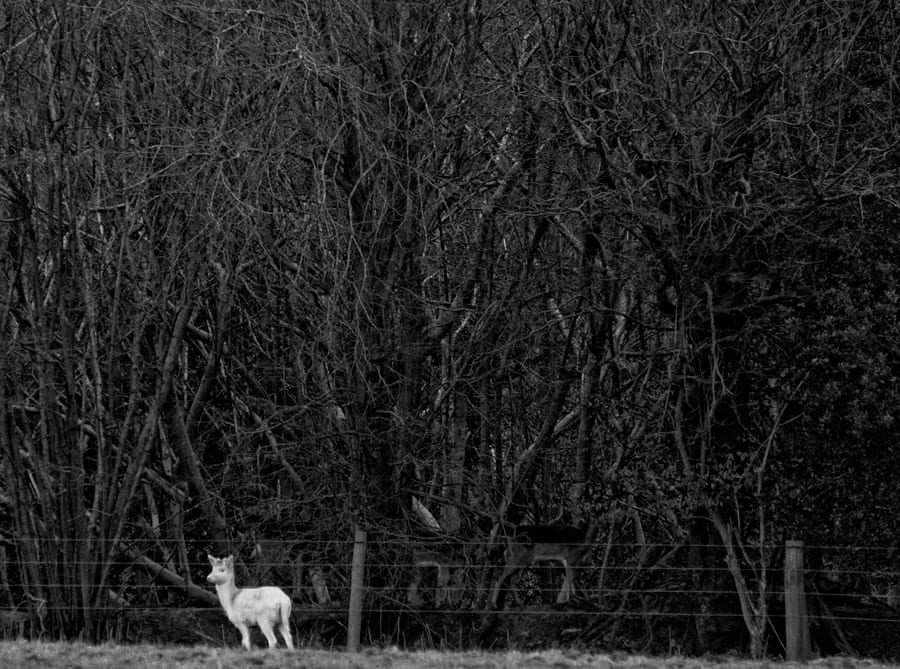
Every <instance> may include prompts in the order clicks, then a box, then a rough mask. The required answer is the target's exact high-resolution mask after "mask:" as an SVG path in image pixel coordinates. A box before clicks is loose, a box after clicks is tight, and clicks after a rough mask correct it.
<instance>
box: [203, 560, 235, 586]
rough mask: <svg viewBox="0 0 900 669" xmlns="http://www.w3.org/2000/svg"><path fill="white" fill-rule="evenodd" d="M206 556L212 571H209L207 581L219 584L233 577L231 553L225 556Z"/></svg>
mask: <svg viewBox="0 0 900 669" xmlns="http://www.w3.org/2000/svg"><path fill="white" fill-rule="evenodd" d="M206 557H207V558H209V564H210V566H211V567H212V571H211V572H209V576H207V577H206V580H207V581H209V582H210V583H215V584H216V585H219V584H221V583H225V582H226V581H228V580H229V579H231V578H234V556H233V555H229V556H228V557H226V558H217V557H213V556H212V555H208V554H207V556H206Z"/></svg>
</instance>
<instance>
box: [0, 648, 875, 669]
mask: <svg viewBox="0 0 900 669" xmlns="http://www.w3.org/2000/svg"><path fill="white" fill-rule="evenodd" d="M248 666H249V667H254V668H258V669H269V668H271V669H275V668H276V667H283V668H285V669H290V668H297V669H300V668H301V667H302V668H304V669H312V668H321V669H345V668H346V669H384V668H390V669H450V668H451V667H460V668H464V669H518V668H520V667H521V668H523V669H588V668H591V669H643V668H646V669H651V668H653V669H657V668H659V669H713V668H721V667H728V668H729V669H764V668H772V669H775V668H778V669H782V668H783V669H788V668H789V667H800V666H814V667H822V668H823V669H863V668H866V669H869V668H871V669H876V668H882V667H888V666H889V665H886V664H878V663H876V662H871V661H867V660H850V659H846V658H827V659H824V660H816V661H814V662H812V663H810V664H809V665H800V664H795V663H786V662H751V661H747V660H740V659H731V658H728V659H725V658H717V659H706V660H704V659H694V658H666V659H662V658H660V659H654V658H639V657H628V656H625V655H621V656H620V655H588V654H584V653H578V652H575V651H558V650H553V651H545V652H541V653H516V652H509V653H486V652H467V653H440V652H437V651H428V652H420V653H412V652H403V651H393V650H366V651H363V652H361V653H353V654H351V653H345V652H341V651H325V650H306V649H301V650H297V651H293V652H291V651H286V650H272V651H269V650H253V651H250V652H247V651H244V650H242V649H240V648H213V647H209V646H168V647H166V646H150V645H140V646H114V645H100V646H91V645H88V644H80V643H74V644H68V643H39V642H24V641H17V642H2V643H0V667H9V668H10V669H12V668H19V667H21V668H23V669H28V668H31V667H34V668H37V667H40V668H41V669H63V668H65V669H94V668H95V667H127V668H128V669H168V668H169V667H181V668H183V669H200V668H201V667H202V668H203V669H206V668H207V667H216V668H217V669H230V668H232V667H233V668H235V669H237V668H238V667H241V668H243V667H248Z"/></svg>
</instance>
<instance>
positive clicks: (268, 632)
mask: <svg viewBox="0 0 900 669" xmlns="http://www.w3.org/2000/svg"><path fill="white" fill-rule="evenodd" d="M259 629H260V631H261V632H262V633H263V636H265V637H266V640H267V641H268V642H269V648H275V646H277V645H278V639H276V638H275V630H273V629H272V622H271V621H270V620H266V619H265V618H260V619H259Z"/></svg>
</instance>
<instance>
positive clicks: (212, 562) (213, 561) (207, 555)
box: [206, 553, 216, 567]
mask: <svg viewBox="0 0 900 669" xmlns="http://www.w3.org/2000/svg"><path fill="white" fill-rule="evenodd" d="M206 557H207V559H208V560H209V564H211V565H212V566H213V567H215V566H216V558H214V557H213V556H212V555H210V554H209V553H207V554H206Z"/></svg>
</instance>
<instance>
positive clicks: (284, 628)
mask: <svg viewBox="0 0 900 669" xmlns="http://www.w3.org/2000/svg"><path fill="white" fill-rule="evenodd" d="M278 629H279V630H280V631H281V636H283V637H284V643H285V645H286V646H287V647H288V648H290V649H291V650H293V648H294V640H293V639H291V626H290V624H289V623H288V621H286V620H285V621H284V622H283V623H281V625H279V627H278Z"/></svg>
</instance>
